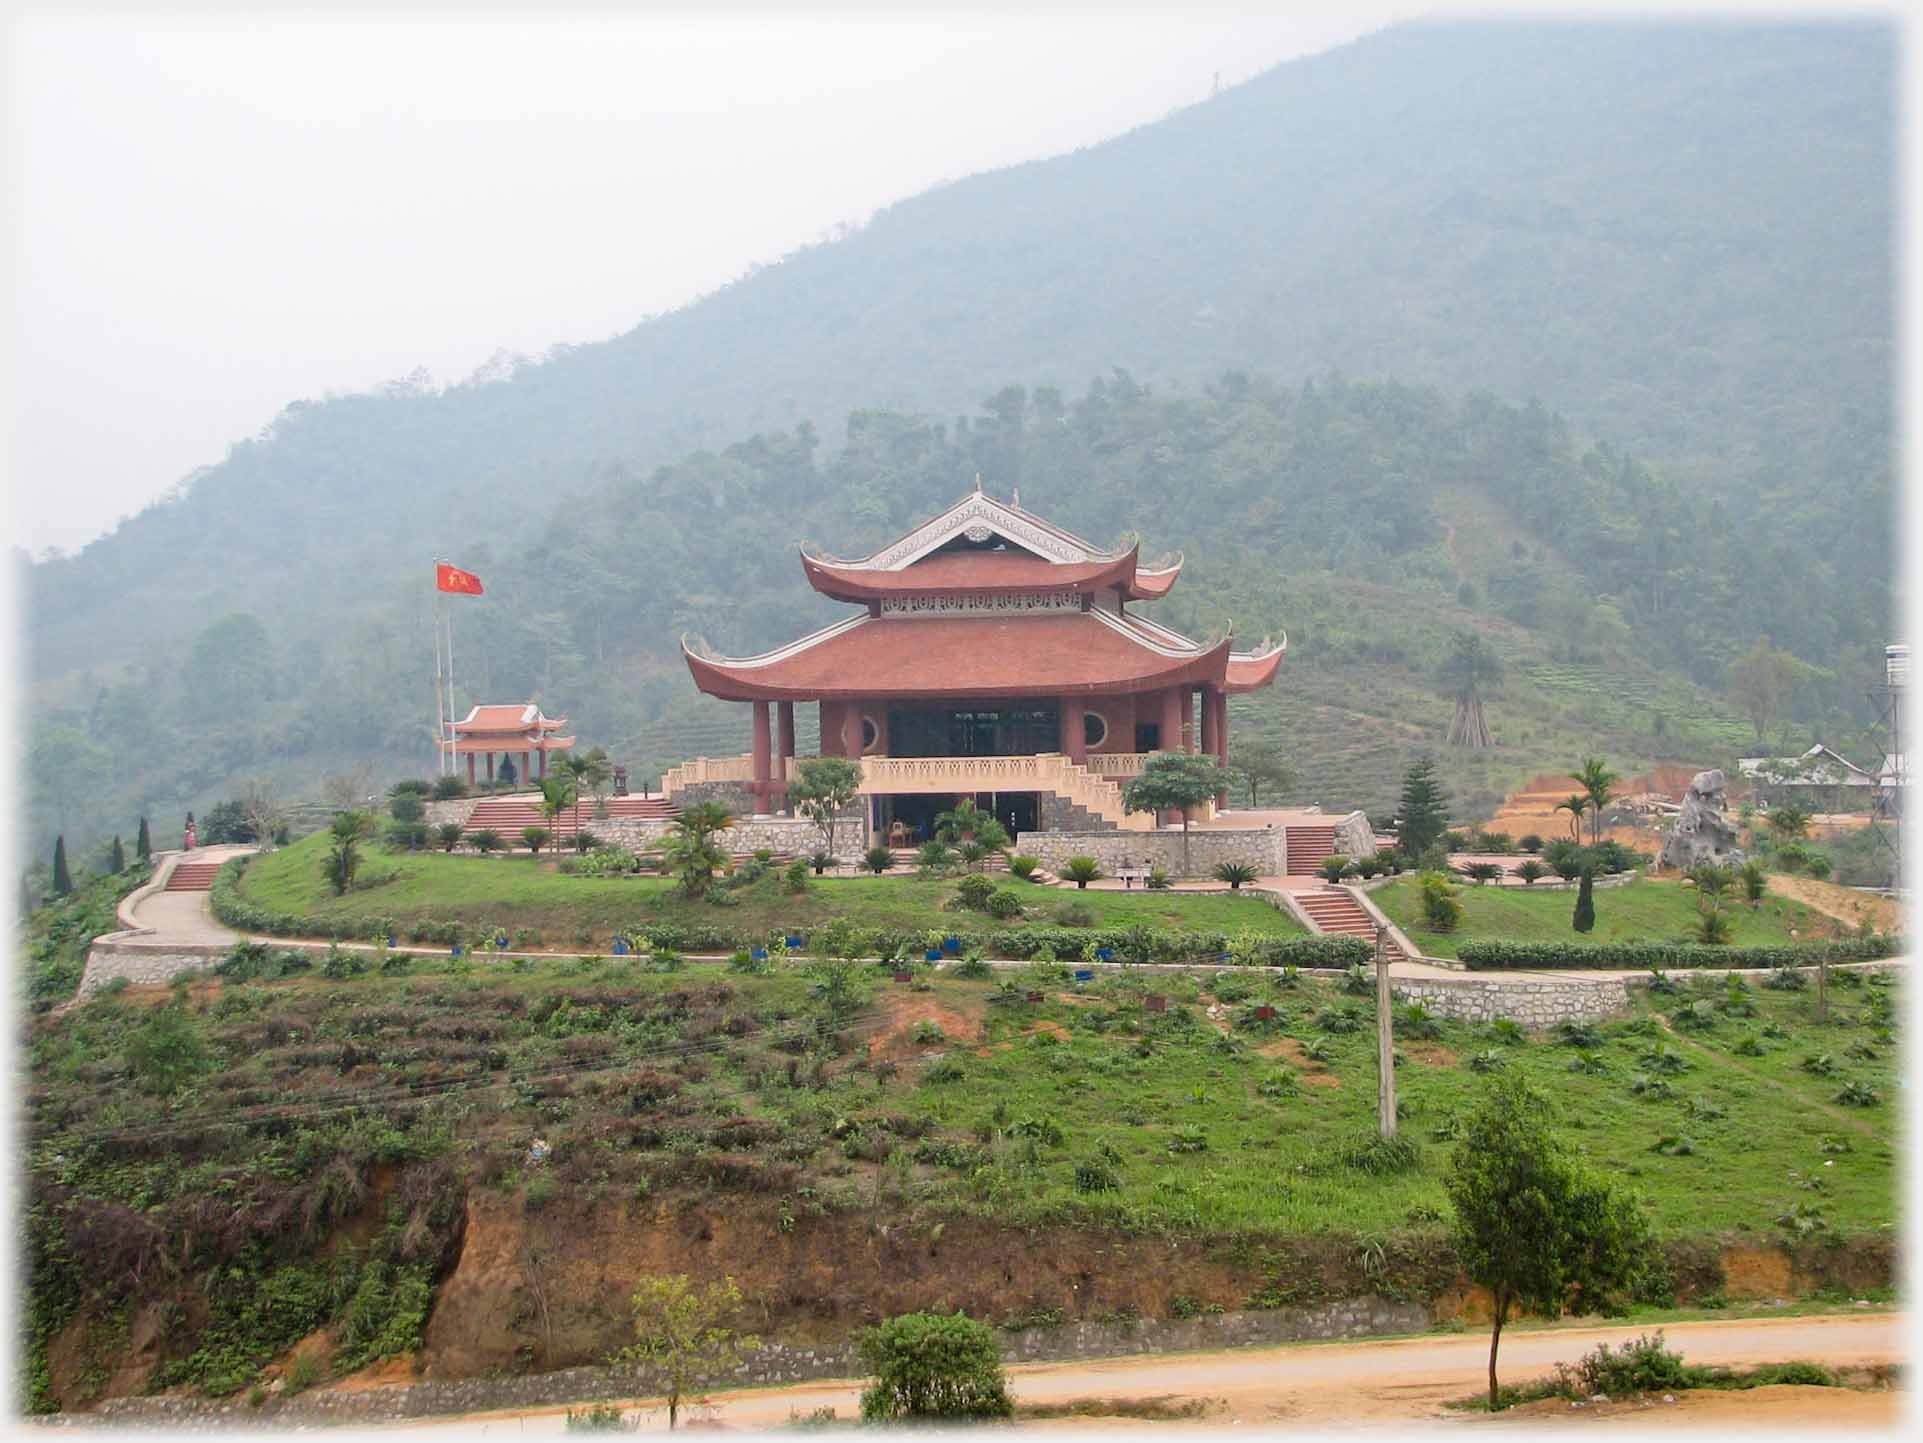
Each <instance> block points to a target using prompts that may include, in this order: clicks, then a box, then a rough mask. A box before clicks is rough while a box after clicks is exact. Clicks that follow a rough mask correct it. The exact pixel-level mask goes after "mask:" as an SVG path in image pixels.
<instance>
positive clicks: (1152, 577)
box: [801, 546, 1182, 602]
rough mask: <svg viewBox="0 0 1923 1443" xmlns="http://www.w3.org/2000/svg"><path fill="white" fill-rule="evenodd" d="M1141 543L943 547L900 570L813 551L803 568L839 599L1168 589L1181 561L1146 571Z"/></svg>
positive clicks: (1141, 593)
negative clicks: (1102, 547)
mask: <svg viewBox="0 0 1923 1443" xmlns="http://www.w3.org/2000/svg"><path fill="white" fill-rule="evenodd" d="M1138 552H1139V548H1137V547H1133V546H1131V547H1130V548H1129V549H1128V550H1127V551H1126V552H1124V553H1123V554H1122V555H1120V556H1117V557H1113V558H1110V559H1106V560H1100V559H1098V560H1095V561H1074V562H1066V561H1050V560H1049V559H1048V558H1047V557H1044V556H1036V555H1034V554H1033V553H1031V552H1027V551H1018V550H1009V551H938V552H935V553H934V554H932V555H929V556H924V557H922V558H921V559H920V560H919V561H914V562H910V563H909V564H908V565H907V566H904V567H902V568H901V569H900V570H888V569H885V568H882V567H867V566H850V565H846V564H842V563H836V562H833V561H822V560H817V559H816V558H814V557H812V556H808V555H805V554H804V555H803V556H802V558H801V569H802V571H803V572H804V573H805V574H806V576H807V578H808V584H809V585H810V586H812V587H814V589H815V590H816V591H819V592H820V593H822V595H824V596H832V597H834V598H836V599H837V600H839V601H857V602H860V601H871V600H875V599H877V598H880V597H885V596H911V595H916V594H919V593H930V592H933V593H941V592H974V593H978V594H979V593H982V592H1018V591H1088V592H1093V591H1101V590H1103V589H1105V588H1107V587H1111V586H1113V587H1117V588H1119V589H1120V590H1121V593H1122V595H1124V596H1125V597H1128V598H1129V599H1131V600H1138V601H1139V600H1149V599H1152V598H1154V597H1158V596H1166V595H1168V591H1169V588H1170V587H1172V586H1173V585H1175V578H1176V577H1177V575H1179V574H1180V572H1181V570H1182V567H1181V563H1180V562H1177V563H1176V564H1175V565H1174V566H1171V567H1168V568H1166V569H1164V570H1162V571H1158V572H1150V573H1147V574H1143V573H1141V572H1138V571H1137V570H1136V564H1137V560H1138Z"/></svg>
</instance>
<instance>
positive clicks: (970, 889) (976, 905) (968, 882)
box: [955, 872, 995, 912]
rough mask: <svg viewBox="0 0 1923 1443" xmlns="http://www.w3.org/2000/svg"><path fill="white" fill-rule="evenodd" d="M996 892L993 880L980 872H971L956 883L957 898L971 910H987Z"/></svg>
mask: <svg viewBox="0 0 1923 1443" xmlns="http://www.w3.org/2000/svg"><path fill="white" fill-rule="evenodd" d="M994 892H995V883H994V882H993V880H991V879H990V878H989V877H987V876H984V875H983V874H982V873H980V872H970V873H969V874H968V875H967V876H966V877H963V878H962V879H961V881H959V882H957V883H956V884H955V900H956V901H957V902H959V903H961V905H962V906H964V907H966V908H967V909H968V910H969V911H971V912H983V911H986V910H987V909H988V899H989V898H990V897H991V896H993V895H994Z"/></svg>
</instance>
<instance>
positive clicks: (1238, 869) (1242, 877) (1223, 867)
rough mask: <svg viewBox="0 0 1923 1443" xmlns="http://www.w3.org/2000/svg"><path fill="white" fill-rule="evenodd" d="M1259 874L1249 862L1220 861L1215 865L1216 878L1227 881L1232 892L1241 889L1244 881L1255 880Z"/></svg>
mask: <svg viewBox="0 0 1923 1443" xmlns="http://www.w3.org/2000/svg"><path fill="white" fill-rule="evenodd" d="M1258 875H1259V874H1258V873H1257V872H1256V870H1255V868H1254V867H1251V866H1250V865H1249V864H1248V863H1247V862H1218V863H1216V865H1215V873H1214V876H1215V880H1216V881H1218V882H1227V883H1228V884H1229V890H1230V891H1232V892H1239V891H1241V890H1242V884H1243V883H1245V882H1253V881H1254V880H1255V879H1256V877H1257V876H1258Z"/></svg>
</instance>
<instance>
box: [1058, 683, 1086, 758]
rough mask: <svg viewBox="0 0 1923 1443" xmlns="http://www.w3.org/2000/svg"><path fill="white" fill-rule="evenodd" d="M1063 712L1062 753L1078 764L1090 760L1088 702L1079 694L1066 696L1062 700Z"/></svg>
mask: <svg viewBox="0 0 1923 1443" xmlns="http://www.w3.org/2000/svg"><path fill="white" fill-rule="evenodd" d="M1061 713H1062V754H1063V755H1064V756H1066V757H1067V758H1068V759H1069V760H1070V761H1071V762H1074V763H1075V764H1076V765H1078V766H1080V765H1085V764H1086V763H1087V761H1088V722H1087V720H1086V718H1087V713H1088V703H1087V702H1086V701H1084V700H1083V699H1082V698H1081V697H1079V696H1065V697H1063V698H1062V701H1061Z"/></svg>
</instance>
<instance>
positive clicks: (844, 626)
mask: <svg viewBox="0 0 1923 1443" xmlns="http://www.w3.org/2000/svg"><path fill="white" fill-rule="evenodd" d="M873 620H874V618H873V617H871V616H870V615H869V614H868V613H867V612H865V611H864V612H860V613H857V614H856V615H854V616H850V617H847V618H846V619H844V620H842V621H837V622H834V623H832V624H830V625H828V626H824V627H820V628H819V629H817V630H815V631H811V632H809V633H808V634H807V635H806V636H800V637H797V638H796V639H795V640H793V641H791V642H789V643H787V644H786V645H785V646H778V647H776V648H775V649H774V650H773V651H764V652H760V653H758V654H756V655H754V656H723V655H721V653H719V652H717V651H715V650H714V649H713V648H712V647H710V646H709V645H708V643H707V642H706V641H705V640H703V639H702V638H700V637H696V638H695V639H694V644H693V645H692V646H691V645H689V642H688V637H687V635H686V634H685V633H683V635H682V637H681V652H682V654H683V655H684V656H691V657H693V658H695V660H697V661H705V662H710V663H712V664H713V665H715V666H736V667H741V666H769V665H771V664H773V663H774V662H778V661H786V660H787V659H788V658H789V657H791V656H796V655H799V654H800V653H801V652H804V651H807V650H808V649H809V648H810V647H814V646H819V645H820V644H821V643H822V642H824V641H828V640H830V639H831V638H833V637H837V636H840V635H841V634H842V633H843V632H847V631H853V630H854V629H855V628H856V627H859V626H865V625H867V624H868V623H869V622H870V621H873Z"/></svg>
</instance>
